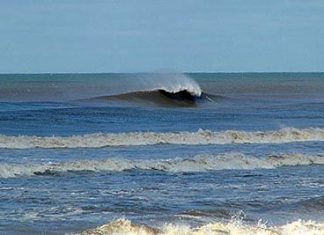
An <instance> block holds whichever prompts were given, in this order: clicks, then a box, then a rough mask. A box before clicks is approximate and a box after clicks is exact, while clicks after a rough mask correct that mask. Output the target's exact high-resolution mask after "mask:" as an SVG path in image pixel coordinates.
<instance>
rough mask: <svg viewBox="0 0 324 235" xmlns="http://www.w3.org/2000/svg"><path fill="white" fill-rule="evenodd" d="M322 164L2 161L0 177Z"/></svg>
mask: <svg viewBox="0 0 324 235" xmlns="http://www.w3.org/2000/svg"><path fill="white" fill-rule="evenodd" d="M312 164H317V165H323V164H324V155H317V156H310V155H303V154H289V155H271V156H268V157H265V158H260V157H253V156H246V155H243V154H241V153H227V154H223V155H210V154H206V155H197V156H195V157H193V158H176V159H172V160H129V159H118V158H112V159H106V160H80V161H71V162H63V163H49V164H0V177H2V178H11V177H20V176H33V175H55V174H58V173H63V172H80V171H92V172H100V171H127V170H154V171H162V172H174V173H176V172H204V171H216V170H228V169H231V170H251V169H272V168H277V167H283V166H301V165H303V166H305V165H312Z"/></svg>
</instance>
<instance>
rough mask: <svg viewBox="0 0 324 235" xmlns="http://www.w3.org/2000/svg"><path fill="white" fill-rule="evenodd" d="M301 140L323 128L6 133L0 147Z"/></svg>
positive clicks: (321, 134)
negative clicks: (47, 134) (63, 134)
mask: <svg viewBox="0 0 324 235" xmlns="http://www.w3.org/2000/svg"><path fill="white" fill-rule="evenodd" d="M301 141H324V128H307V129H296V128H284V129H280V130H277V131H257V132H247V131H234V130H233V131H221V132H215V131H210V130H201V129H199V130H198V131H197V132H186V131H184V132H164V133H163V132H129V133H108V134H105V133H94V134H86V135H76V136H70V137H59V136H53V137H39V136H7V135H0V148H7V149H27V148H102V147H109V146H137V145H155V144H179V145H207V144H281V143H290V142H301Z"/></svg>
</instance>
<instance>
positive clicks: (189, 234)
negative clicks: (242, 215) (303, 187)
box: [80, 219, 324, 235]
mask: <svg viewBox="0 0 324 235" xmlns="http://www.w3.org/2000/svg"><path fill="white" fill-rule="evenodd" d="M323 233H324V223H322V222H314V221H303V220H298V221H294V222H291V223H287V224H285V225H282V226H266V225H264V224H261V223H259V224H257V225H245V224H243V223H242V222H240V221H232V222H228V223H221V222H215V223H209V224H206V225H203V226H201V227H197V228H192V227H190V226H188V225H173V224H166V225H164V226H163V227H162V228H154V227H150V226H147V225H141V224H136V223H133V222H132V221H130V220H126V219H119V220H115V221H113V222H111V223H109V224H105V225H102V226H99V227H97V228H95V229H90V230H87V231H84V232H81V233H80V234H82V235H90V234H97V235H108V234H124V235H132V234H142V235H159V234H161V235H162V234H163V235H173V234H178V235H224V234H231V235H296V234H304V235H323Z"/></svg>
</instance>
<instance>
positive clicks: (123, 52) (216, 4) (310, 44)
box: [0, 0, 324, 73]
mask: <svg viewBox="0 0 324 235" xmlns="http://www.w3.org/2000/svg"><path fill="white" fill-rule="evenodd" d="M0 19H1V20H0V73H8V72H9V73H37V72H53V73H54V72H153V71H161V70H162V71H175V72H190V71H192V72H195V71H205V72H242V71H243V72H244V71H251V72H262V71H268V72H275V71H287V72H289V71H324V1H321V0H318V1H316V0H309V1H302V0H271V1H266V0H263V1H262V0H236V1H232V0H224V1H219V0H200V1H198V0H195V1H194V0H172V1H166V0H105V1H104V0H101V1H99V0H91V1H88V0H64V1H63V0H52V1H50V0H1V2H0Z"/></svg>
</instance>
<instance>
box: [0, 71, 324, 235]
mask: <svg viewBox="0 0 324 235" xmlns="http://www.w3.org/2000/svg"><path fill="white" fill-rule="evenodd" d="M323 91H324V74H323V73H295V74H290V73H275V74H262V73H261V74H247V73H244V74H186V75H184V74H59V75H56V74H52V75H51V74H41V75H14V74H12V75H0V199H1V200H0V233H1V234H2V233H3V234H41V233H43V234H65V233H69V234H71V233H72V234H75V233H81V232H82V231H83V233H84V234H91V233H94V232H96V233H97V234H113V233H122V234H132V233H133V234H134V233H135V234H136V233H137V234H173V233H179V234H182V233H183V234H224V233H226V232H227V233H230V234H296V233H297V232H299V233H300V232H301V231H303V233H305V234H307V233H308V234H323V233H324V174H323V173H324V166H323V165H324V92H323ZM104 224H106V225H104ZM101 225H104V226H102V227H100V226H101ZM96 227H97V228H96Z"/></svg>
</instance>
